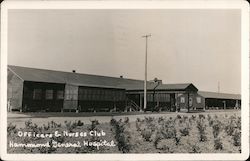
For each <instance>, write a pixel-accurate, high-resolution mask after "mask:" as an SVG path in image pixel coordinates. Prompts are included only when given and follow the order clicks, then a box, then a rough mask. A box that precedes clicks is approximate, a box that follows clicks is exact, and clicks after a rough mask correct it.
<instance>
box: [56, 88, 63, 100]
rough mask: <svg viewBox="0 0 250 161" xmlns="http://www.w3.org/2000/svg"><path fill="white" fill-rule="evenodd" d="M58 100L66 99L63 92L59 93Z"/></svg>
mask: <svg viewBox="0 0 250 161" xmlns="http://www.w3.org/2000/svg"><path fill="white" fill-rule="evenodd" d="M56 97H57V99H63V98H64V92H63V90H60V91H57V96H56Z"/></svg>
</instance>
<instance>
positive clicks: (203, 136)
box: [196, 120, 207, 142]
mask: <svg viewBox="0 0 250 161" xmlns="http://www.w3.org/2000/svg"><path fill="white" fill-rule="evenodd" d="M196 123H197V126H196V127H197V128H198V131H199V134H200V141H201V142H204V141H207V136H206V133H205V130H206V125H205V124H204V122H203V121H202V120H198V121H197V122H196Z"/></svg>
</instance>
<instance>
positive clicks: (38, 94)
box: [33, 89, 42, 100]
mask: <svg viewBox="0 0 250 161" xmlns="http://www.w3.org/2000/svg"><path fill="white" fill-rule="evenodd" d="M33 99H34V100H40V99H42V89H34V91H33Z"/></svg>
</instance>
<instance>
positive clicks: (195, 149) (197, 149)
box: [191, 144, 201, 153]
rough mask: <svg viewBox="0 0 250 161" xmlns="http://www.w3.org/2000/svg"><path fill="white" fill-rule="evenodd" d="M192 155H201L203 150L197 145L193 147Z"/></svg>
mask: <svg viewBox="0 0 250 161" xmlns="http://www.w3.org/2000/svg"><path fill="white" fill-rule="evenodd" d="M191 149H192V151H191V153H201V149H200V147H199V146H197V145H196V144H195V145H191Z"/></svg>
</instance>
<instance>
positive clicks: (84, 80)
mask: <svg viewBox="0 0 250 161" xmlns="http://www.w3.org/2000/svg"><path fill="white" fill-rule="evenodd" d="M8 68H9V69H10V70H11V71H13V72H14V73H16V74H17V75H18V76H19V77H20V78H22V79H23V80H24V81H33V82H48V83H61V84H73V85H78V86H89V87H102V88H121V89H126V90H143V88H144V81H143V80H136V79H126V78H118V77H109V76H99V75H91V74H81V73H73V72H62V71H54V70H45V69H36V68H28V67H20V66H12V65H9V66H8ZM155 86H156V84H155V83H154V82H147V89H148V90H152V89H154V88H155ZM190 88H191V89H193V90H195V91H197V90H198V89H197V88H196V87H195V86H194V85H193V84H192V83H185V84H160V85H159V86H158V87H157V88H156V90H169V91H170V90H181V91H184V90H187V89H190Z"/></svg>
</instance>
